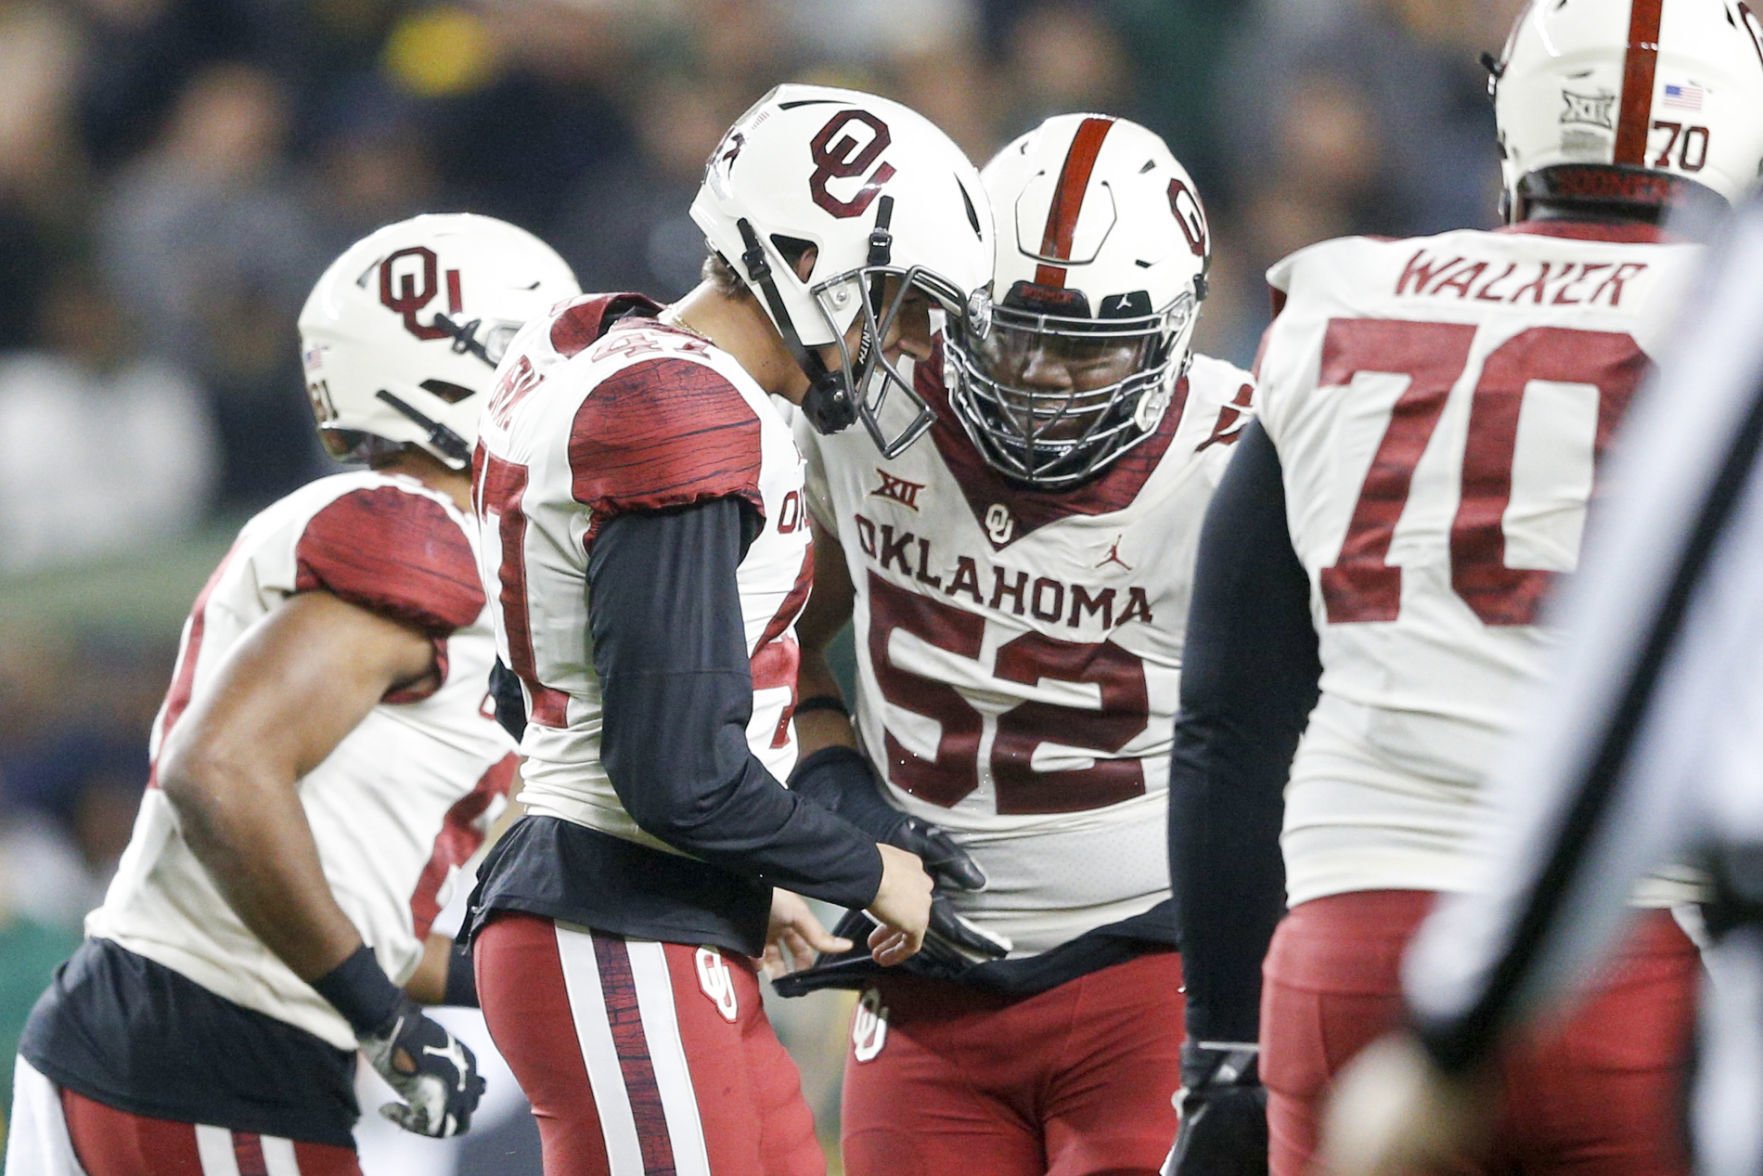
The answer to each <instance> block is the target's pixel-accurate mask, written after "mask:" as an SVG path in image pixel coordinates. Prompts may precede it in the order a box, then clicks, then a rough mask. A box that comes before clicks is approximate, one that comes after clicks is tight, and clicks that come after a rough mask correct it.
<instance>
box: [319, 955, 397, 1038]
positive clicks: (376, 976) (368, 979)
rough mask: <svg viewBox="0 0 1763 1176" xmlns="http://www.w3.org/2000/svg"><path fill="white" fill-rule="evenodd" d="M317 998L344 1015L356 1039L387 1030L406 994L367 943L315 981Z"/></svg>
mask: <svg viewBox="0 0 1763 1176" xmlns="http://www.w3.org/2000/svg"><path fill="white" fill-rule="evenodd" d="M312 987H313V989H314V991H316V992H317V993H318V995H320V996H322V997H324V998H325V999H326V1000H328V1001H330V1002H331V1006H332V1007H333V1008H335V1009H336V1010H337V1011H338V1012H339V1013H342V1014H343V1019H344V1020H346V1021H348V1022H349V1027H350V1028H351V1029H353V1030H355V1033H356V1035H357V1036H366V1035H368V1034H371V1033H374V1032H376V1031H377V1030H380V1029H383V1028H385V1026H386V1024H387V1023H388V1022H389V1021H391V1020H392V1018H393V1017H394V1016H396V1015H397V1011H398V1003H399V1001H400V1000H402V999H403V996H404V994H403V993H402V992H401V991H399V989H398V986H397V985H396V984H393V983H392V980H391V977H389V976H387V975H386V973H385V971H384V970H383V969H381V967H380V965H379V961H378V960H376V959H375V958H374V955H373V949H372V948H371V947H368V946H367V945H366V944H365V943H364V944H362V945H361V946H360V947H358V948H356V949H355V950H354V952H352V953H351V954H350V956H349V958H348V959H346V960H344V961H343V962H342V963H340V964H338V965H337V966H336V967H334V968H332V969H331V970H330V971H328V972H326V973H325V974H324V975H322V976H320V977H319V978H318V979H316V980H314V981H313V982H312Z"/></svg>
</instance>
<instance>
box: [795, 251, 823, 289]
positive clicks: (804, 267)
mask: <svg viewBox="0 0 1763 1176" xmlns="http://www.w3.org/2000/svg"><path fill="white" fill-rule="evenodd" d="M819 257H820V246H818V245H810V246H808V248H806V249H804V250H802V255H801V256H800V257H798V258H796V260H795V262H794V263H793V266H792V268H794V269H795V271H796V277H797V278H798V279H800V280H801V281H804V282H806V281H807V280H808V275H809V274H811V273H813V272H814V263H815V261H816V260H817V259H818V258H819Z"/></svg>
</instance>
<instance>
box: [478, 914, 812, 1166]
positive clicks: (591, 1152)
mask: <svg viewBox="0 0 1763 1176" xmlns="http://www.w3.org/2000/svg"><path fill="white" fill-rule="evenodd" d="M473 953H474V956H475V960H476V967H477V983H478V996H479V998H480V999H481V1001H482V1002H483V1009H484V1019H485V1021H486V1022H487V1023H488V1024H489V1027H490V1036H491V1037H492V1038H494V1039H495V1042H496V1048H497V1049H499V1050H501V1051H502V1054H503V1056H504V1057H506V1058H507V1059H508V1064H509V1067H510V1068H511V1069H512V1070H513V1071H514V1076H515V1077H516V1078H517V1079H518V1080H519V1082H520V1086H521V1089H522V1090H524V1091H525V1092H526V1095H527V1097H528V1098H529V1099H531V1100H532V1104H533V1115H534V1117H535V1118H536V1119H537V1120H538V1124H539V1137H540V1140H541V1143H542V1146H543V1148H544V1156H545V1172H546V1173H547V1176H627V1174H630V1176H640V1174H643V1173H649V1172H672V1173H676V1174H677V1176H710V1174H711V1173H712V1172H714V1173H715V1176H824V1173H825V1171H826V1161H825V1158H824V1157H823V1155H822V1153H821V1150H820V1144H819V1141H818V1140H817V1139H816V1138H815V1135H814V1122H813V1119H812V1117H811V1116H810V1114H809V1111H808V1104H807V1103H806V1102H805V1101H804V1100H803V1098H802V1089H801V1083H800V1082H799V1080H798V1079H797V1076H796V1067H795V1063H793V1062H792V1061H791V1060H790V1057H789V1055H788V1054H786V1053H785V1052H784V1049H783V1046H782V1045H780V1044H779V1042H778V1040H777V1036H776V1034H774V1033H773V1032H772V1028H771V1022H770V1021H769V1020H767V1019H766V1016H765V1010H764V1008H763V1007H761V1005H760V1003H759V982H758V974H757V971H756V969H755V966H754V963H753V961H752V960H749V959H746V958H744V957H741V956H734V955H726V956H725V955H724V954H722V953H721V952H719V951H717V950H716V949H715V948H699V947H692V946H688V945H683V944H677V943H656V942H653V941H649V940H641V939H625V938H623V937H622V936H617V935H606V934H603V933H600V932H597V931H591V930H589V929H587V928H583V927H575V926H572V925H570V924H567V923H557V922H553V921H552V920H550V919H543V918H536V917H534V916H531V915H522V914H512V913H504V914H500V915H497V916H496V918H495V919H494V921H492V922H491V923H490V924H489V925H488V926H487V927H485V928H484V929H483V930H482V931H480V932H478V934H477V937H476V940H475V943H474V946H473Z"/></svg>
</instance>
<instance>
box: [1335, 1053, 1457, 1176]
mask: <svg viewBox="0 0 1763 1176" xmlns="http://www.w3.org/2000/svg"><path fill="white" fill-rule="evenodd" d="M1491 1105H1492V1100H1491V1099H1490V1098H1489V1097H1488V1092H1487V1091H1486V1090H1484V1089H1483V1088H1482V1086H1481V1084H1480V1083H1479V1082H1477V1081H1475V1080H1474V1079H1470V1078H1463V1077H1454V1076H1452V1075H1450V1074H1446V1073H1445V1072H1444V1071H1442V1070H1440V1069H1439V1068H1438V1066H1437V1065H1436V1064H1435V1063H1434V1062H1433V1060H1432V1058H1431V1057H1430V1056H1429V1055H1428V1054H1427V1052H1426V1051H1425V1050H1424V1049H1423V1048H1421V1045H1420V1043H1419V1041H1417V1040H1416V1039H1415V1038H1414V1037H1413V1036H1411V1035H1408V1034H1402V1035H1399V1036H1393V1037H1385V1038H1383V1039H1382V1040H1380V1041H1374V1042H1372V1043H1371V1044H1370V1045H1369V1046H1367V1047H1366V1048H1365V1049H1364V1050H1362V1051H1360V1053H1359V1055H1358V1056H1357V1057H1355V1058H1354V1059H1353V1060H1352V1061H1351V1062H1349V1063H1348V1064H1347V1066H1346V1068H1345V1069H1344V1070H1342V1071H1341V1073H1340V1074H1339V1076H1338V1077H1336V1079H1335V1083H1334V1091H1333V1093H1332V1094H1331V1095H1330V1097H1329V1100H1328V1105H1327V1106H1326V1107H1325V1108H1324V1110H1323V1120H1322V1135H1321V1140H1320V1143H1321V1151H1320V1153H1319V1155H1318V1159H1319V1160H1320V1167H1319V1169H1318V1170H1319V1171H1320V1172H1326V1173H1335V1174H1337V1176H1348V1174H1351V1176H1412V1174H1414V1173H1420V1172H1433V1171H1456V1170H1457V1168H1456V1167H1455V1166H1453V1161H1454V1160H1459V1158H1460V1157H1461V1155H1462V1153H1463V1152H1464V1151H1465V1150H1467V1149H1468V1145H1470V1144H1472V1143H1473V1142H1474V1141H1475V1140H1476V1139H1477V1137H1478V1133H1479V1132H1480V1130H1481V1129H1482V1128H1484V1127H1485V1126H1486V1123H1487V1117H1488V1114H1489V1111H1490V1107H1491ZM1459 1162H1460V1161H1459Z"/></svg>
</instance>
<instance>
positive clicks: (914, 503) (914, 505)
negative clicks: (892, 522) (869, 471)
mask: <svg viewBox="0 0 1763 1176" xmlns="http://www.w3.org/2000/svg"><path fill="white" fill-rule="evenodd" d="M875 472H876V474H877V475H878V476H879V477H880V478H881V485H879V486H877V487H876V488H875V489H874V490H871V491H870V493H871V494H876V495H880V496H881V497H883V498H891V499H893V500H894V501H895V502H897V503H899V504H900V505H901V506H904V507H906V508H907V509H909V510H917V509H918V492H919V491H920V490H923V489H924V483H923V482H908V481H907V480H906V479H905V478H897V477H895V476H894V475H893V474H890V473H888V471H886V470H884V469H877V470H876V471H875Z"/></svg>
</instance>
